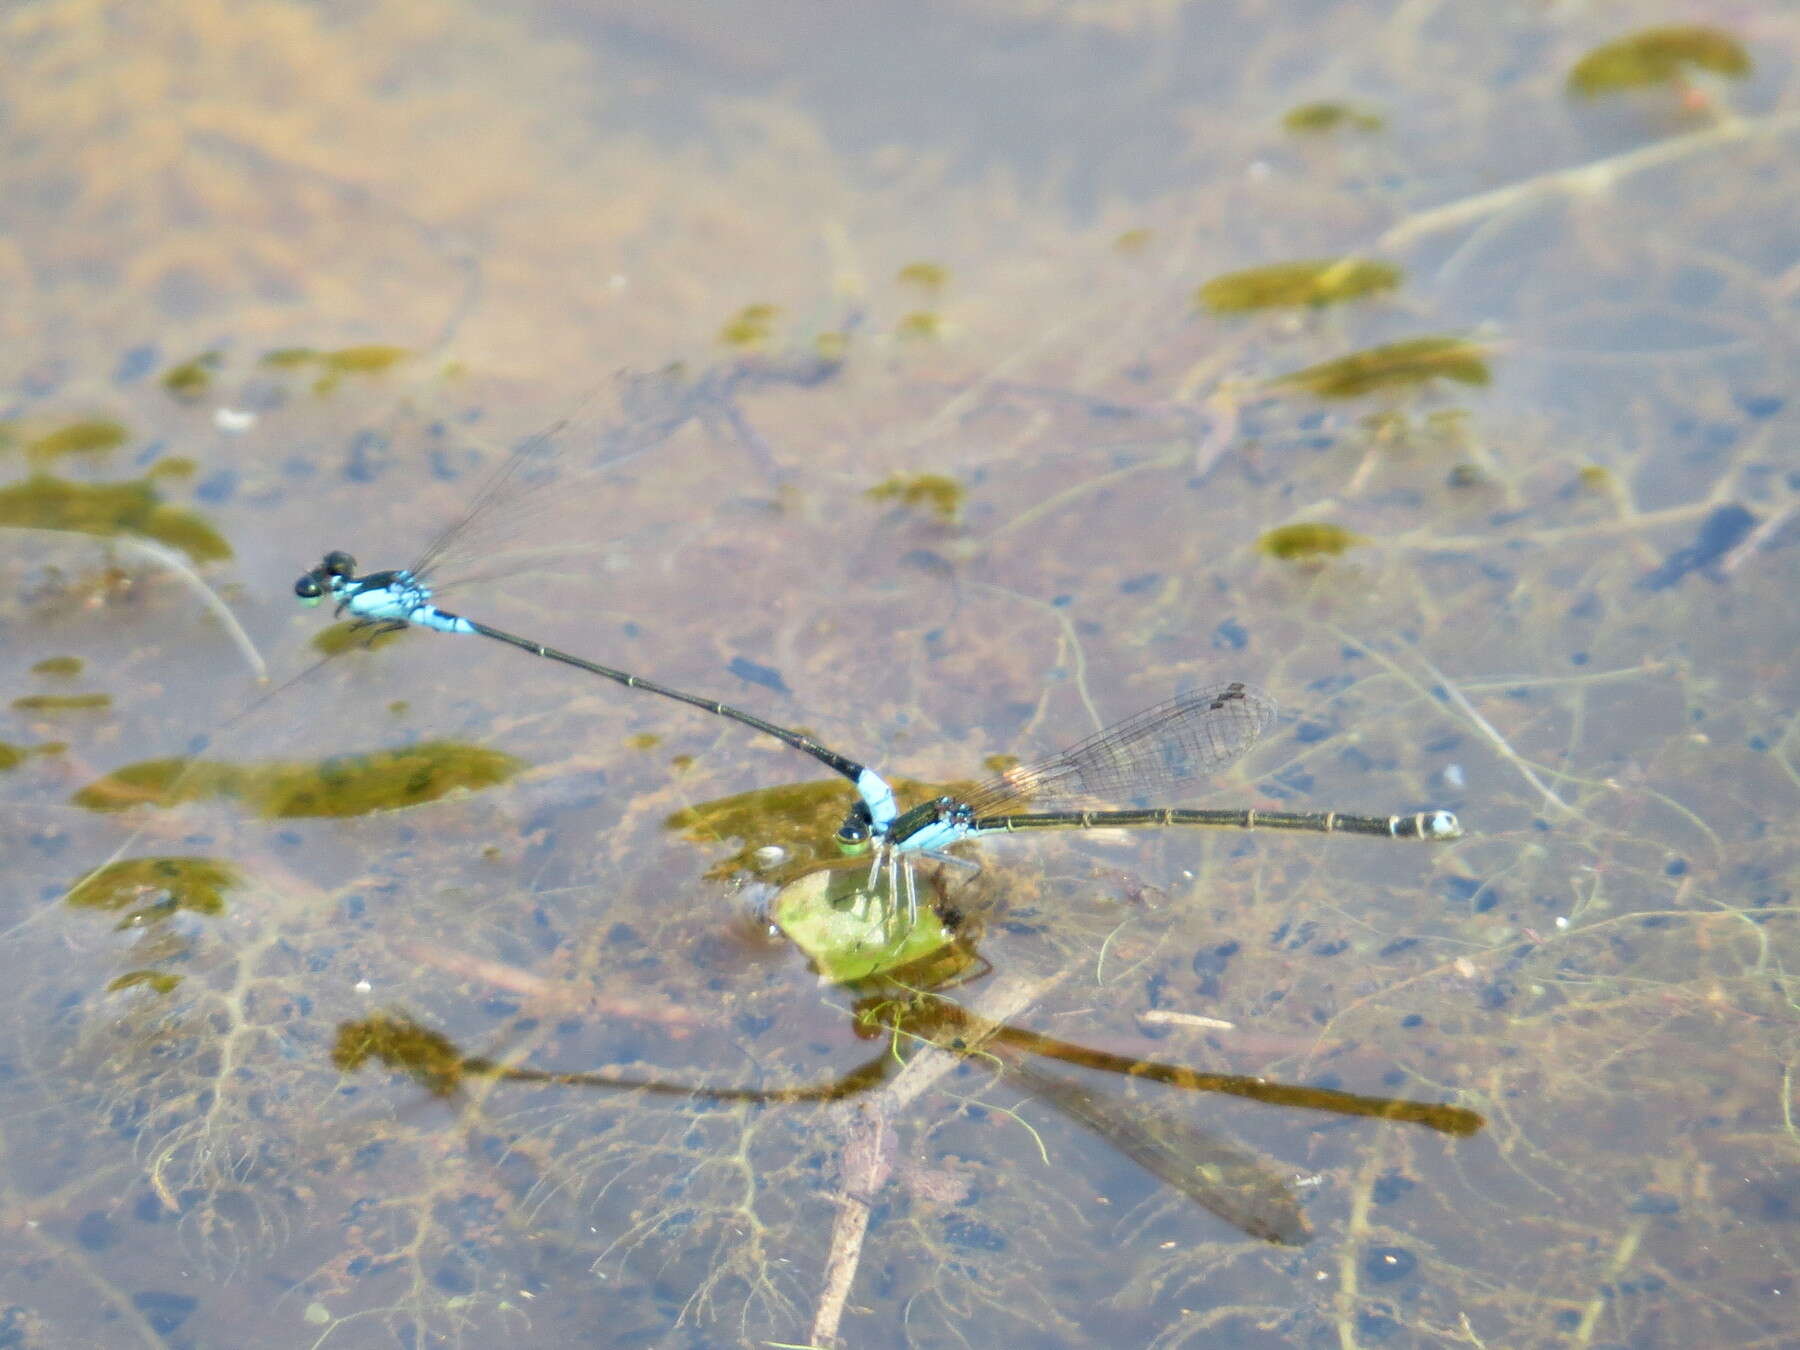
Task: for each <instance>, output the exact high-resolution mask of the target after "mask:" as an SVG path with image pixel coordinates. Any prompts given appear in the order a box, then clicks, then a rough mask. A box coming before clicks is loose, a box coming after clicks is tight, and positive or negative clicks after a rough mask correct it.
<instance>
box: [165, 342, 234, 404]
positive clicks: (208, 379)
mask: <svg viewBox="0 0 1800 1350" xmlns="http://www.w3.org/2000/svg"><path fill="white" fill-rule="evenodd" d="M221 360H222V358H221V357H220V355H219V353H217V352H201V353H200V355H198V356H196V357H194V358H193V359H192V360H188V361H183V362H182V363H181V364H180V365H178V366H170V367H169V368H168V369H167V370H165V371H164V372H163V377H162V387H163V388H164V389H166V390H168V391H169V393H170V394H171V395H172V396H173V397H175V398H178V399H182V400H183V401H190V400H193V399H197V398H199V397H200V396H201V395H202V394H204V393H205V392H206V391H207V390H208V389H210V388H212V379H213V372H214V371H215V370H217V369H218V368H219V365H220V362H221Z"/></svg>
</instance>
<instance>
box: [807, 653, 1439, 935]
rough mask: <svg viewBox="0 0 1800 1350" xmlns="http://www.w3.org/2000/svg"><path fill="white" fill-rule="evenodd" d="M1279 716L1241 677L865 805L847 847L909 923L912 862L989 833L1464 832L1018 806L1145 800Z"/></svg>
mask: <svg viewBox="0 0 1800 1350" xmlns="http://www.w3.org/2000/svg"><path fill="white" fill-rule="evenodd" d="M1275 712H1276V708H1275V702H1274V700H1273V699H1271V698H1270V697H1269V696H1268V695H1266V694H1264V693H1261V692H1260V691H1258V690H1256V689H1253V688H1251V687H1250V686H1249V685H1247V684H1244V683H1243V682H1242V681H1238V680H1233V681H1231V682H1230V683H1228V684H1215V685H1209V686H1207V687H1205V688H1203V689H1197V690H1195V691H1193V692H1192V693H1187V694H1181V695H1178V696H1177V697H1175V698H1172V699H1170V700H1169V701H1168V702H1166V703H1160V704H1157V705H1156V706H1155V707H1153V708H1147V709H1145V710H1144V711H1143V712H1140V713H1137V714H1136V715H1134V716H1132V717H1128V718H1126V719H1125V720H1124V721H1122V722H1119V723H1116V724H1115V725H1113V726H1110V727H1108V728H1106V729H1105V730H1104V731H1101V732H1099V733H1098V734H1096V735H1094V736H1091V737H1089V738H1088V739H1087V740H1085V741H1081V742H1080V743H1078V744H1076V745H1072V746H1070V747H1069V748H1068V749H1067V750H1064V751H1062V752H1061V753H1060V754H1056V755H1052V756H1051V757H1050V758H1048V759H1046V760H1043V761H1041V762H1039V763H1036V764H1030V765H1024V766H1020V767H1018V768H1014V769H1010V770H1008V771H1007V772H1006V773H1003V774H1001V775H1000V776H999V777H998V778H995V779H993V780H991V781H990V782H987V783H984V784H983V785H981V786H980V787H977V788H976V789H974V790H973V791H972V792H968V793H964V794H960V795H948V794H947V795H944V796H940V797H935V798H933V799H932V800H931V801H928V802H924V803H921V804H920V805H918V806H915V807H912V808H911V809H910V810H908V811H905V812H903V813H899V814H897V815H891V816H887V817H884V816H883V815H882V814H881V813H880V812H877V811H875V810H873V809H872V808H871V806H870V805H869V803H868V802H867V800H866V799H865V800H864V801H859V802H858V803H857V804H856V805H855V806H854V807H852V808H851V810H850V814H849V815H848V816H847V817H846V818H845V821H844V823H843V825H842V826H841V827H840V828H839V830H838V842H839V844H840V845H841V846H843V847H845V848H846V849H852V850H855V849H862V848H868V849H871V850H872V851H873V855H874V856H873V860H872V862H871V863H870V868H869V881H868V887H867V889H868V891H869V893H870V894H871V895H874V894H877V893H878V886H879V883H880V880H881V874H882V871H883V869H884V868H886V869H888V870H889V871H890V881H889V886H890V889H891V890H894V891H896V892H897V893H898V894H899V895H900V896H901V897H902V900H903V903H904V913H905V915H906V917H907V922H908V923H909V924H910V923H911V922H912V921H913V920H914V919H915V918H916V916H917V914H918V888H917V883H916V881H915V880H914V877H913V869H912V867H911V865H910V860H911V859H912V858H913V857H916V856H923V857H928V858H934V859H937V860H940V861H947V862H953V863H959V864H962V865H965V866H967V865H970V864H969V863H968V860H967V859H962V858H957V857H955V856H954V855H951V854H948V853H946V852H945V850H946V849H948V848H949V847H950V846H951V845H953V844H958V843H961V842H963V841H964V840H967V839H975V838H978V837H980V836H982V835H988V834H1009V833H1013V832H1015V831H1019V830H1051V829H1065V830H1093V829H1127V828H1138V827H1143V826H1164V825H1195V826H1202V827H1207V828H1212V829H1236V830H1302V831H1309V832H1313V833H1319V834H1361V835H1374V836H1379V837H1381V838H1386V839H1421V840H1427V841H1434V842H1435V841H1442V840H1450V839H1457V838H1460V837H1461V835H1462V825H1461V823H1460V822H1459V821H1458V820H1457V818H1456V816H1455V814H1454V813H1453V812H1450V811H1446V810H1443V809H1441V808H1438V807H1428V808H1425V809H1423V810H1419V811H1414V812H1410V813H1407V814H1404V815H1391V816H1369V815H1350V814H1347V813H1345V812H1341V811H1262V810H1258V809H1255V808H1251V807H1234V808H1223V809H1218V810H1191V809H1186V808H1179V807H1170V806H1150V807H1143V808H1138V809H1131V810H1120V809H1114V810H1088V809H1079V810H1077V809H1060V810H1041V811H1023V810H1020V809H1017V808H1021V807H1024V806H1027V805H1030V804H1034V803H1035V804H1037V805H1039V806H1054V805H1056V804H1057V803H1069V802H1074V801H1083V800H1085V801H1093V800H1102V801H1107V800H1110V801H1120V800H1128V799H1139V800H1142V799H1147V798H1153V797H1155V796H1156V795H1157V794H1159V793H1161V792H1164V791H1167V790H1169V789H1173V788H1176V787H1180V786H1183V785H1187V784H1191V783H1194V782H1196V781H1198V780H1200V779H1203V778H1206V777H1209V776H1211V775H1213V774H1216V773H1219V772H1221V771H1222V770H1224V769H1226V768H1228V767H1230V766H1231V765H1232V764H1234V763H1236V762H1237V761H1238V760H1239V759H1241V758H1242V757H1243V756H1244V755H1245V754H1246V753H1247V752H1248V751H1249V750H1250V748H1251V747H1252V746H1253V745H1255V744H1256V743H1257V742H1258V741H1259V740H1260V739H1261V738H1262V735H1263V733H1264V732H1265V731H1266V730H1267V729H1268V727H1269V726H1270V724H1271V723H1272V722H1273V721H1274V720H1275ZM894 873H897V874H898V875H894Z"/></svg>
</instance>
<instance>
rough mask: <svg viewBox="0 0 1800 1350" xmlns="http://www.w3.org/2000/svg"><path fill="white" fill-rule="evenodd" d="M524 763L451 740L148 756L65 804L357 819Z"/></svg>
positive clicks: (475, 785)
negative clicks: (337, 749)
mask: <svg viewBox="0 0 1800 1350" xmlns="http://www.w3.org/2000/svg"><path fill="white" fill-rule="evenodd" d="M524 767H525V765H524V763H523V761H521V760H518V759H515V758H513V757H512V756H511V755H507V754H503V753H501V752H500V751H497V750H489V749H486V748H484V747H482V746H475V745H467V744H464V743H462V742H458V741H422V742H420V743H419V744H417V745H411V746H406V747H404V748H402V749H393V750H375V751H369V752H366V753H361V754H345V755H333V756H331V757H330V758H328V759H322V760H308V761H285V760H277V761H269V762H262V763H245V764H235V763H227V762H222V761H216V760H199V759H187V758H177V759H152V760H142V761H139V762H138V763H135V764H128V765H126V766H124V767H123V768H121V769H116V770H114V771H113V772H112V773H110V774H107V775H106V776H105V777H103V778H100V779H98V780H97V781H95V782H93V783H90V784H89V785H88V786H86V787H84V788H82V789H81V790H80V791H78V792H77V793H75V795H74V796H73V797H72V798H71V801H72V802H73V804H74V805H76V806H79V807H83V808H84V809H86V810H89V811H101V812H107V811H126V810H130V809H132V808H133V807H139V806H154V807H159V808H166V807H171V806H177V805H180V804H181V803H183V802H190V801H205V800H214V799H229V800H233V801H240V802H243V803H244V804H245V805H247V806H248V807H249V808H250V809H251V810H252V811H253V812H254V813H255V814H257V815H259V816H263V817H266V818H269V819H274V820H292V819H304V818H313V817H327V816H329V817H343V816H363V815H369V814H372V813H374V812H377V811H398V810H404V809H406V808H408V807H414V806H423V805H425V804H426V803H428V802H434V801H438V800H440V799H442V798H444V797H447V796H449V795H450V794H452V793H455V792H463V791H469V792H475V791H480V790H482V789H484V788H490V787H495V786H497V785H499V784H501V783H504V782H506V781H507V780H508V779H510V778H512V777H513V776H514V775H515V774H517V773H518V772H519V771H520V770H521V769H523V768H524Z"/></svg>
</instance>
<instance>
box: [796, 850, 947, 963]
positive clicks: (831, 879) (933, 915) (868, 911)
mask: <svg viewBox="0 0 1800 1350" xmlns="http://www.w3.org/2000/svg"><path fill="white" fill-rule="evenodd" d="M868 877H869V864H868V862H867V861H866V860H863V859H860V858H859V859H856V860H854V861H851V862H845V863H839V864H837V865H836V866H833V867H827V868H820V869H818V870H815V871H813V872H810V873H808V874H807V875H805V876H803V877H800V878H799V879H798V880H796V881H794V882H792V883H790V884H789V885H787V886H784V887H783V888H782V889H781V891H780V893H779V894H777V895H776V897H775V903H774V906H773V908H772V910H771V913H772V915H773V917H774V919H775V922H776V923H777V924H779V925H780V927H781V931H782V932H784V933H786V934H787V936H788V938H789V940H790V941H792V942H793V944H794V945H795V946H796V947H798V948H799V949H800V950H801V951H803V952H805V953H806V955H807V957H808V959H810V960H811V961H812V963H813V968H814V969H815V970H817V971H818V972H819V974H820V975H822V976H824V977H825V978H826V979H828V980H831V981H833V982H835V983H838V984H854V983H855V982H856V981H858V980H864V979H867V978H868V977H869V976H871V975H877V974H882V973H885V972H892V971H897V970H899V969H901V968H902V967H905V966H911V965H913V964H914V963H915V962H918V961H920V960H921V959H923V958H925V957H929V956H932V955H934V954H936V953H938V952H941V951H943V950H944V949H945V948H946V947H949V946H950V945H951V943H952V942H954V941H955V939H954V937H953V936H952V934H951V932H950V930H949V928H948V927H946V926H945V924H944V920H943V919H942V917H941V916H939V914H938V912H937V910H936V908H935V907H934V906H931V905H921V906H920V907H919V911H918V914H917V916H916V918H915V919H914V920H913V922H912V923H911V924H909V925H908V926H907V927H906V929H905V931H904V932H901V933H898V934H896V933H895V932H893V930H892V925H891V922H890V917H889V910H888V905H887V902H886V899H885V897H876V896H871V895H869V894H868V892H867V891H865V890H864V889H863V886H864V883H865V882H867V880H868Z"/></svg>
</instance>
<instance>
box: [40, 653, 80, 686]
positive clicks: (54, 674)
mask: <svg viewBox="0 0 1800 1350" xmlns="http://www.w3.org/2000/svg"><path fill="white" fill-rule="evenodd" d="M81 670H82V661H81V658H80V657H79V656H47V657H45V658H44V659H43V660H42V661H39V662H38V663H37V664H36V665H35V666H33V667H32V668H31V673H32V674H33V675H43V676H47V677H48V678H50V679H55V680H72V679H74V678H75V677H76V676H77V675H79V674H81Z"/></svg>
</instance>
